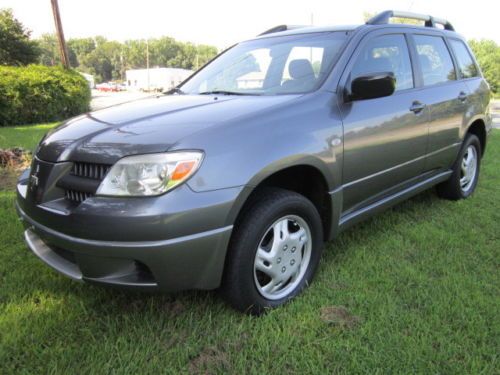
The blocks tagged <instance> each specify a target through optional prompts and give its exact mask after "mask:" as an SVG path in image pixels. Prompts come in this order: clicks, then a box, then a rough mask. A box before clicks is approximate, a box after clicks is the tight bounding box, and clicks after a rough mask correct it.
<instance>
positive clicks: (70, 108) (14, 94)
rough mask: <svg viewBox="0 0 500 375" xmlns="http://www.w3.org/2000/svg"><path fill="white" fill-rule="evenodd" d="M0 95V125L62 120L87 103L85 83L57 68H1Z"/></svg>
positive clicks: (81, 79)
mask: <svg viewBox="0 0 500 375" xmlns="http://www.w3.org/2000/svg"><path fill="white" fill-rule="evenodd" d="M0 92H1V93H2V95H1V96H0V126H5V125H16V124H29V123H34V122H46V121H55V120H59V119H64V118H67V117H70V116H74V115H78V114H80V113H82V112H85V111H87V110H88V108H89V103H90V90H89V87H88V83H87V81H86V80H85V79H84V78H83V77H82V76H81V75H80V74H79V73H77V72H75V71H73V70H65V69H63V68H60V67H45V66H39V65H30V66H27V67H0Z"/></svg>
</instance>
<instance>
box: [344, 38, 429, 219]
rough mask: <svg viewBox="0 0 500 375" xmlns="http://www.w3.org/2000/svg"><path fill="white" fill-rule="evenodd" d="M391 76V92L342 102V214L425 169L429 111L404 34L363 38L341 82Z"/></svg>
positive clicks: (395, 189) (401, 186) (401, 183)
mask: <svg viewBox="0 0 500 375" xmlns="http://www.w3.org/2000/svg"><path fill="white" fill-rule="evenodd" d="M387 71H392V72H394V74H395V77H396V92H395V93H394V94H393V95H391V96H388V97H383V98H375V99H368V100H356V101H346V100H342V101H341V103H340V109H341V113H342V116H343V125H344V167H343V211H344V213H348V212H349V211H354V210H356V209H359V208H362V207H363V206H366V205H368V204H370V203H371V202H373V201H376V200H378V199H380V198H382V197H383V196H384V195H389V194H391V193H393V192H395V191H397V190H398V189H402V188H403V186H404V184H405V182H408V181H409V180H411V179H412V178H415V177H416V176H419V175H420V174H421V173H422V171H423V168H424V162H425V153H426V147H427V132H428V129H427V127H428V120H429V118H428V112H427V109H426V108H425V105H424V103H423V96H422V95H421V94H420V92H419V90H418V89H416V88H415V86H416V80H415V76H414V74H413V71H412V60H411V56H410V53H409V49H408V43H407V36H406V34H405V33H404V31H401V32H390V33H388V32H387V30H385V32H384V30H379V31H376V32H372V33H370V34H368V36H366V37H365V38H364V39H363V41H362V42H361V43H360V45H359V46H358V48H357V50H356V51H355V52H354V54H353V56H352V57H351V59H350V62H349V63H348V65H347V67H346V69H345V71H344V74H343V77H342V78H341V80H340V86H339V90H340V92H343V90H344V88H345V87H349V86H350V82H352V80H353V79H355V78H356V77H359V76H363V75H366V74H369V73H377V72H378V73H380V72H387Z"/></svg>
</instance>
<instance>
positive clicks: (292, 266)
mask: <svg viewBox="0 0 500 375" xmlns="http://www.w3.org/2000/svg"><path fill="white" fill-rule="evenodd" d="M311 248H312V244H311V231H310V229H309V226H308V225H307V223H306V222H305V221H304V220H303V219H302V218H300V217H299V216H295V215H289V216H286V217H283V218H281V219H278V220H277V221H276V222H274V223H273V224H272V225H271V226H270V227H269V228H268V230H267V231H266V233H265V234H264V236H263V238H262V239H261V241H260V243H259V247H258V248H257V252H256V254H255V261H254V280H255V286H256V287H257V290H258V291H259V293H260V294H261V295H262V296H264V297H265V298H267V299H280V298H283V297H285V296H286V295H288V294H289V293H290V292H292V291H293V290H294V289H295V288H296V287H297V285H298V284H299V283H300V282H301V280H302V279H303V277H304V274H305V272H306V270H307V266H308V265H309V261H310V259H311Z"/></svg>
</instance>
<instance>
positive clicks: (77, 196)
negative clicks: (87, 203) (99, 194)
mask: <svg viewBox="0 0 500 375" xmlns="http://www.w3.org/2000/svg"><path fill="white" fill-rule="evenodd" d="M93 195H94V194H91V193H84V192H81V191H76V190H65V191H64V197H65V198H66V199H67V200H68V201H72V202H76V203H81V202H83V201H84V200H85V199H87V198H90V197H92V196H93Z"/></svg>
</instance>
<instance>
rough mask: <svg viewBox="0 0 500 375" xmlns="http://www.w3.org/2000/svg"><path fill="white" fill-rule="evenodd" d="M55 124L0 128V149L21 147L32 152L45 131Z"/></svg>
mask: <svg viewBox="0 0 500 375" xmlns="http://www.w3.org/2000/svg"><path fill="white" fill-rule="evenodd" d="M55 125H56V124H55V123H52V124H40V125H31V126H27V125H24V126H5V127H0V148H3V149H5V148H11V147H23V148H26V149H28V150H32V151H33V150H34V149H35V148H36V146H37V145H38V142H40V139H42V137H43V135H44V134H45V133H47V131H48V130H49V129H50V128H52V127H54V126H55Z"/></svg>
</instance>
